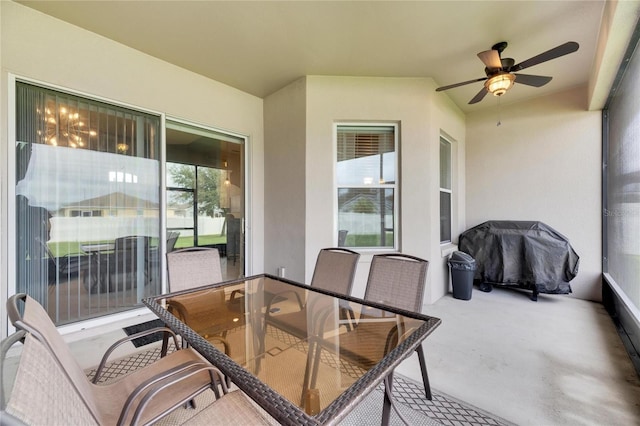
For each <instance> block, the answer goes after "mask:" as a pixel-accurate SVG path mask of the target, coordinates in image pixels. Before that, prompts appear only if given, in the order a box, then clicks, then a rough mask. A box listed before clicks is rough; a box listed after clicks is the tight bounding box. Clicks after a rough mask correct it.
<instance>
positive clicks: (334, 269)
mask: <svg viewBox="0 0 640 426" xmlns="http://www.w3.org/2000/svg"><path fill="white" fill-rule="evenodd" d="M359 258H360V254H359V253H356V252H355V251H352V250H348V249H344V248H325V249H322V250H320V253H318V258H317V259H316V266H315V269H314V271H313V277H312V278H311V287H315V288H320V289H323V290H327V291H331V292H333V293H339V294H345V295H349V294H351V288H352V287H353V279H354V277H355V272H356V267H357V266H358V259H359ZM279 295H282V294H279ZM293 295H294V296H295V298H296V301H297V303H298V305H299V307H300V309H299V310H297V311H293V312H287V313H282V314H277V315H273V314H271V313H270V311H271V309H270V308H271V307H270V306H269V308H268V309H267V314H266V321H267V324H271V325H273V326H274V327H277V328H279V329H280V330H284V331H286V332H287V333H290V334H292V335H294V336H296V337H298V338H300V339H306V338H307V336H308V334H309V330H308V324H307V319H308V318H307V315H308V310H307V306H306V302H303V300H302V299H301V297H300V295H299V294H298V293H295V292H294V293H293ZM272 300H273V299H272ZM275 300H277V299H275Z"/></svg>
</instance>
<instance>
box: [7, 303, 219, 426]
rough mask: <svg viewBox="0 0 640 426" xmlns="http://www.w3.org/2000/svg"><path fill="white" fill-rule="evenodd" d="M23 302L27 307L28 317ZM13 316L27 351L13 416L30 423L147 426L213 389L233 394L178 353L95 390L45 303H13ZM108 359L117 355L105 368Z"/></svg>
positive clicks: (204, 365)
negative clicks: (221, 389) (129, 425)
mask: <svg viewBox="0 0 640 426" xmlns="http://www.w3.org/2000/svg"><path fill="white" fill-rule="evenodd" d="M20 301H22V302H24V304H23V306H22V309H23V312H24V313H23V315H20V308H19V306H18V304H19V302H20ZM7 313H8V315H9V319H10V320H11V322H12V323H13V325H14V326H15V327H16V329H17V330H18V331H19V333H20V334H19V335H18V336H19V337H20V338H21V339H22V340H23V342H24V347H23V351H22V355H21V359H20V364H19V366H18V371H17V375H16V382H15V384H14V388H13V390H12V392H11V397H10V399H9V401H8V404H7V407H6V412H7V413H8V414H9V415H11V416H12V417H13V418H17V419H18V420H20V421H22V422H24V423H27V424H98V425H123V424H148V423H151V422H154V421H156V420H158V419H160V418H162V417H164V416H165V415H166V414H168V413H170V412H171V411H173V410H175V409H178V408H180V407H181V406H182V405H184V404H185V403H187V402H188V401H191V400H192V399H193V398H194V397H195V396H197V395H199V394H200V393H202V392H204V391H206V390H207V389H211V390H212V391H213V392H214V393H215V395H216V397H217V396H219V392H218V387H217V385H219V384H220V385H222V386H223V390H224V389H226V387H225V386H224V381H223V380H221V376H220V375H219V373H218V372H217V371H216V370H215V368H214V367H213V366H212V365H211V364H209V363H208V362H207V361H206V360H204V359H203V358H202V357H201V356H200V355H199V354H198V353H197V352H195V351H193V350H191V349H181V350H176V351H174V352H172V353H171V354H169V355H167V356H165V357H163V358H160V359H158V360H157V361H155V362H153V363H152V364H149V365H148V366H146V367H143V368H141V369H139V370H136V371H134V372H132V373H130V374H127V375H125V376H122V377H120V378H118V379H116V380H115V381H113V382H109V383H108V384H105V385H96V384H94V383H92V382H90V381H89V380H88V378H87V376H86V375H85V373H84V371H83V370H82V368H81V367H80V365H79V364H78V362H77V361H76V359H75V358H74V357H73V354H72V352H71V350H70V348H69V346H68V345H67V344H66V342H65V341H64V339H63V338H62V336H61V335H60V333H59V332H58V330H57V329H56V327H55V325H54V324H53V322H52V321H51V319H50V318H49V316H48V314H47V312H46V311H45V310H44V308H43V307H42V306H41V305H40V304H39V303H38V302H36V301H35V300H34V299H32V298H31V297H29V296H27V295H25V294H17V295H14V296H12V297H11V298H9V300H8V301H7ZM161 330H164V329H162V328H161ZM155 331H156V332H157V331H158V329H155ZM129 337H130V338H135V337H140V336H139V335H132V336H129ZM126 339H127V338H125V339H121V340H120V341H118V342H116V345H119V344H121V343H122V342H123V341H124V340H126ZM12 341H15V338H14V339H13V340H12ZM174 343H175V341H174ZM109 354H111V350H108V351H107V353H106V354H105V357H104V358H103V361H102V363H101V367H102V366H103V364H104V362H106V358H107V357H108V355H109ZM101 367H99V370H101ZM98 374H99V373H97V374H96V377H95V378H94V381H96V380H97V378H98ZM34 401H37V402H38V403H37V404H35V403H34ZM2 403H3V404H4V401H2ZM3 411H5V408H4V407H3ZM3 415H4V414H3Z"/></svg>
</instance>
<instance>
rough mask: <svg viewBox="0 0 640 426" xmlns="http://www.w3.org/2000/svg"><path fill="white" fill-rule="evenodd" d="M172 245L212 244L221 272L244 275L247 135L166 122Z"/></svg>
mask: <svg viewBox="0 0 640 426" xmlns="http://www.w3.org/2000/svg"><path fill="white" fill-rule="evenodd" d="M166 147H167V149H166V158H167V162H166V171H167V173H166V175H167V179H166V188H167V197H166V198H167V206H166V216H167V250H171V249H179V248H187V247H213V248H217V249H218V251H219V252H220V259H221V261H222V276H223V278H224V279H234V278H238V277H242V276H243V275H244V247H245V244H244V242H245V236H244V229H245V228H244V218H245V213H244V212H245V205H244V199H245V196H244V195H245V190H244V187H245V185H244V160H245V141H244V138H242V137H239V136H235V135H231V134H228V133H223V132H219V131H215V130H211V129H206V128H202V127H198V126H194V125H191V124H186V123H181V122H177V121H170V120H167V123H166Z"/></svg>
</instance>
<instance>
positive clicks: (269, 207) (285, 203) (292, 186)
mask: <svg viewBox="0 0 640 426" xmlns="http://www.w3.org/2000/svg"><path fill="white" fill-rule="evenodd" d="M305 104H306V79H305V78H302V79H300V80H298V81H296V82H294V83H292V84H290V85H288V86H286V87H284V88H283V89H281V90H279V91H277V92H276V93H273V94H272V95H270V96H268V97H267V98H265V101H264V129H265V130H264V134H265V157H264V163H265V172H264V190H265V194H267V195H266V197H265V201H264V215H265V223H266V224H267V226H266V228H265V231H264V234H265V250H264V267H265V272H268V273H272V274H277V273H278V272H279V269H278V268H283V267H284V268H285V270H286V272H285V274H284V275H285V276H286V277H287V278H291V279H293V280H296V281H301V282H304V281H305V257H304V256H305V241H306V236H305V199H306V196H307V194H306V192H305V174H306V167H307V164H306V160H305V150H306V147H305V123H306V118H305V116H306V106H305ZM307 282H308V281H307Z"/></svg>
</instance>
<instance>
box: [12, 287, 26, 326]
mask: <svg viewBox="0 0 640 426" xmlns="http://www.w3.org/2000/svg"><path fill="white" fill-rule="evenodd" d="M19 300H22V303H23V304H24V303H25V302H26V300H27V295H26V293H17V294H14V295H13V296H11V297H10V298H9V300H7V315H8V317H9V321H11V324H13V326H14V327H15V325H16V322H17V321H20V320H21V319H22V315H21V314H20V309H18V301H19Z"/></svg>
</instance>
